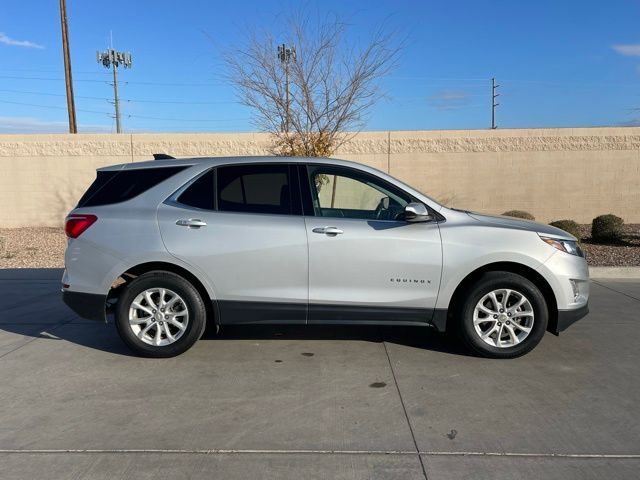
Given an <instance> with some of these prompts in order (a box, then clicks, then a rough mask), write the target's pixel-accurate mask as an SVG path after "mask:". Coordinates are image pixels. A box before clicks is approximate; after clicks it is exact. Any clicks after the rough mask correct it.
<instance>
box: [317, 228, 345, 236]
mask: <svg viewBox="0 0 640 480" xmlns="http://www.w3.org/2000/svg"><path fill="white" fill-rule="evenodd" d="M312 232H313V233H324V234H325V235H340V234H341V233H344V232H343V231H342V230H340V229H339V228H337V227H316V228H314V229H313V230H312Z"/></svg>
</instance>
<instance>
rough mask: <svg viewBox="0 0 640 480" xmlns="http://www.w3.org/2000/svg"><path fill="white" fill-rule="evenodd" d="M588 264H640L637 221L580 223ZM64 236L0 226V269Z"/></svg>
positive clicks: (18, 264) (58, 254) (45, 255)
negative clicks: (599, 227)
mask: <svg viewBox="0 0 640 480" xmlns="http://www.w3.org/2000/svg"><path fill="white" fill-rule="evenodd" d="M580 229H581V235H580V236H581V238H582V242H581V245H582V248H583V249H584V251H585V252H586V254H587V262H588V263H589V265H592V266H598V267H606V266H609V267H611V266H615V267H640V224H633V225H625V236H624V241H623V242H622V243H621V244H619V245H599V244H595V243H593V242H591V240H590V236H591V225H581V226H580ZM66 246H67V238H66V237H65V235H64V231H63V229H62V228H0V268H60V267H64V249H65V248H66Z"/></svg>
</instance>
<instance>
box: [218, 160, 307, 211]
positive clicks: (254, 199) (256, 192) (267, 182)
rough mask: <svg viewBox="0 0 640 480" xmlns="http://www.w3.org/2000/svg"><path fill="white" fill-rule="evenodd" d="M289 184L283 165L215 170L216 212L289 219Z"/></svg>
mask: <svg viewBox="0 0 640 480" xmlns="http://www.w3.org/2000/svg"><path fill="white" fill-rule="evenodd" d="M291 184H292V182H291V178H290V174H289V166H288V165H286V164H282V165H272V164H254V165H233V166H227V167H219V168H218V169H217V196H218V198H217V200H218V210H220V211H223V212H244V213H269V214H276V215H291V214H292V188H291ZM296 188H297V186H296Z"/></svg>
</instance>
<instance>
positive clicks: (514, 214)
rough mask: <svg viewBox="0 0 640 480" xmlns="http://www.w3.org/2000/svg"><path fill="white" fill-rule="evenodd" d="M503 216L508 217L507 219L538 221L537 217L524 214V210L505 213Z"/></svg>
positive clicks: (527, 213)
mask: <svg viewBox="0 0 640 480" xmlns="http://www.w3.org/2000/svg"><path fill="white" fill-rule="evenodd" d="M502 215H506V216H507V217H516V218H524V219H525V220H535V219H536V217H534V216H533V215H531V214H530V213H529V212H524V211H522V210H509V211H508V212H504V213H503V214H502Z"/></svg>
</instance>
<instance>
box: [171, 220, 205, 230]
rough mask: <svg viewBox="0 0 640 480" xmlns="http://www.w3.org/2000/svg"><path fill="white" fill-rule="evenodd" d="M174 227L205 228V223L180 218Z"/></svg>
mask: <svg viewBox="0 0 640 480" xmlns="http://www.w3.org/2000/svg"><path fill="white" fill-rule="evenodd" d="M176 225H178V226H180V227H189V228H200V227H206V226H207V222H203V221H202V220H200V219H199V218H181V219H180V220H178V221H177V222H176Z"/></svg>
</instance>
